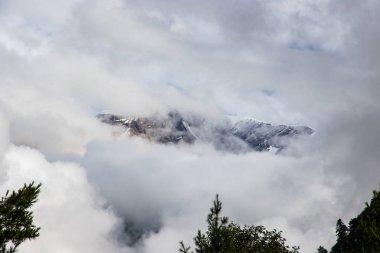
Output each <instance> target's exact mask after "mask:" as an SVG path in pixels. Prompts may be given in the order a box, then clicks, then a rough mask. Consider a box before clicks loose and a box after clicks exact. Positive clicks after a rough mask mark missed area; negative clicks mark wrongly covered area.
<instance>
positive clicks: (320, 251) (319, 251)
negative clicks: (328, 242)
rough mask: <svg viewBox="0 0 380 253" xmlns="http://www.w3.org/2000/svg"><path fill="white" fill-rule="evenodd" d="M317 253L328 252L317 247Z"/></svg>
mask: <svg viewBox="0 0 380 253" xmlns="http://www.w3.org/2000/svg"><path fill="white" fill-rule="evenodd" d="M317 253H329V252H328V251H327V249H325V248H324V247H322V246H319V248H318V249H317Z"/></svg>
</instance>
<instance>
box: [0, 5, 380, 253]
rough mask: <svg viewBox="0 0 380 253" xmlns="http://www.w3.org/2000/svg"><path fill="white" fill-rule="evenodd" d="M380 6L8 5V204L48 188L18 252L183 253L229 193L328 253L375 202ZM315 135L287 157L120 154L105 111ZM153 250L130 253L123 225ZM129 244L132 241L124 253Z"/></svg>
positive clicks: (0, 52)
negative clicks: (31, 234)
mask: <svg viewBox="0 0 380 253" xmlns="http://www.w3.org/2000/svg"><path fill="white" fill-rule="evenodd" d="M379 11H380V2H379V1H377V0H363V1H355V0H344V1H343V0H335V1H333V0H265V1H264V0H261V1H260V0H235V1H227V0H218V1H216V0H215V1H213V0H211V1H200V0H192V1H184V0H176V1H169V0H162V1H158V0H143V1H137V0H56V1H47V0H28V1H21V0H2V1H0V76H1V78H0V168H1V170H0V192H1V194H2V195H3V194H5V192H6V190H7V189H17V188H19V187H20V186H22V184H23V183H27V182H30V181H33V180H34V181H36V182H42V183H43V186H42V192H41V196H40V199H39V201H38V203H36V205H35V208H34V212H35V217H36V224H37V225H39V226H41V227H42V229H41V236H40V237H39V238H38V239H37V240H34V241H31V242H26V243H24V244H23V245H22V246H21V248H20V252H21V253H23V252H25V253H37V252H38V253H45V252H46V253H52V252H57V253H59V252H81V253H87V252H88V253H90V252H91V253H96V252H123V253H124V252H127V253H136V252H142V253H153V252H177V248H178V242H179V241H180V240H184V241H185V242H186V243H187V244H192V238H193V237H194V236H195V233H196V231H197V229H198V228H202V229H204V228H205V227H206V222H205V219H206V216H207V212H208V210H209V207H210V205H211V202H212V200H213V198H214V196H215V194H216V193H219V194H220V197H221V199H222V202H223V204H224V211H225V214H226V215H228V216H229V217H230V218H231V219H232V220H234V221H236V222H238V223H241V224H256V225H259V224H263V225H265V226H267V227H268V228H271V229H273V228H276V229H280V230H283V233H284V236H285V237H286V238H287V239H288V242H289V244H291V245H300V246H301V252H306V253H308V252H310V253H312V252H314V251H315V250H316V248H317V247H318V246H319V245H325V246H326V247H330V246H331V245H332V244H333V243H334V242H335V222H336V220H337V219H338V218H343V220H344V221H345V222H348V221H349V219H350V218H352V217H354V216H355V215H357V214H358V212H359V211H360V210H361V209H362V208H363V207H364V202H365V201H369V200H370V197H371V192H372V190H374V189H377V188H378V185H379V182H380V172H379V169H378V166H379V165H378V164H379V162H380V149H379V145H380V144H379V143H380V130H379V129H380V108H379V107H380V101H379V99H378V98H379V95H380V86H379V81H378V80H380V62H379V59H380V53H379V52H380V51H379V50H378V45H380V32H379V25H380V24H379V19H378V13H379ZM171 109H177V110H180V111H182V112H190V113H196V114H201V115H203V116H206V117H209V118H210V119H218V118H220V117H222V116H224V115H228V116H237V117H252V118H255V119H258V120H262V121H265V122H271V123H275V124H289V125H307V126H310V127H312V128H313V129H315V130H316V133H315V134H314V135H313V136H311V137H310V138H308V139H305V140H303V141H299V142H297V143H294V144H293V145H292V146H291V147H290V148H289V149H288V150H287V152H285V153H284V154H281V155H274V154H272V153H265V152H264V153H257V152H251V153H247V154H240V155H236V154H224V153H221V152H219V151H216V150H214V148H213V147H212V146H209V145H207V144H197V145H193V146H186V145H182V146H170V145H169V146H164V145H158V144H154V143H150V142H147V141H145V140H142V139H138V138H129V137H128V136H120V137H119V138H116V139H115V138H114V136H113V135H112V129H110V128H109V127H108V126H106V125H103V124H102V123H100V122H98V121H97V119H96V118H95V115H96V114H97V113H98V112H101V111H103V110H107V111H112V112H117V113H122V114H128V115H139V116H140V115H141V116H147V115H152V114H155V113H161V114H164V113H167V112H168V111H169V110H171ZM125 222H127V223H128V224H131V225H130V226H137V227H139V228H141V229H143V230H145V231H146V232H145V233H144V235H143V238H142V240H141V241H140V242H139V243H138V245H135V246H126V245H125V244H123V241H125V240H128V239H126V238H127V235H126V234H124V233H123V226H124V225H123V224H125ZM121 239H124V240H121Z"/></svg>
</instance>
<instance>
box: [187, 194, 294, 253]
mask: <svg viewBox="0 0 380 253" xmlns="http://www.w3.org/2000/svg"><path fill="white" fill-rule="evenodd" d="M221 211H222V203H221V202H220V201H219V196H218V195H216V199H215V200H214V202H213V207H212V208H211V209H210V213H209V215H208V216H207V223H208V230H207V232H206V233H202V232H201V231H200V230H199V231H198V233H197V235H196V237H195V238H194V242H195V252H196V253H264V252H265V253H298V252H299V251H298V250H299V247H292V248H290V247H289V246H287V245H285V242H286V240H285V239H284V238H283V237H282V236H281V231H276V230H273V231H268V230H267V229H266V228H265V227H264V226H248V225H245V226H243V227H240V226H239V225H237V224H235V223H232V222H231V223H229V222H228V218H227V217H222V216H221ZM179 251H180V252H182V253H190V247H186V246H185V245H184V243H183V242H180V249H179Z"/></svg>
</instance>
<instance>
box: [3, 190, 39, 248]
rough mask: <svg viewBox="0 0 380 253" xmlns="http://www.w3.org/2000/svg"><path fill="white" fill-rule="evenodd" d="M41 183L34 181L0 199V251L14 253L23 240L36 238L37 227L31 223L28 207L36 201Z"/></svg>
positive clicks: (31, 214)
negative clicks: (36, 183)
mask: <svg viewBox="0 0 380 253" xmlns="http://www.w3.org/2000/svg"><path fill="white" fill-rule="evenodd" d="M40 188H41V184H38V185H35V184H34V182H32V183H30V184H29V185H26V184H24V186H23V187H22V188H21V189H19V190H18V191H13V192H12V193H11V194H9V191H7V193H6V195H5V197H2V198H1V199H0V253H14V252H16V249H17V248H18V246H19V245H20V244H21V243H22V242H24V241H25V240H28V239H29V240H30V239H34V238H37V237H38V236H39V230H40V228H39V227H36V226H35V225H34V224H33V212H32V211H30V210H29V209H30V208H31V207H32V205H33V204H34V203H35V202H36V201H37V197H38V194H39V193H40Z"/></svg>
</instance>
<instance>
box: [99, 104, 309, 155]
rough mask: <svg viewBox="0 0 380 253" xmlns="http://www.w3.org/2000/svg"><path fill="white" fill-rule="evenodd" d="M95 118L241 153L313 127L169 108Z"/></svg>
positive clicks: (152, 136)
mask: <svg viewBox="0 0 380 253" xmlns="http://www.w3.org/2000/svg"><path fill="white" fill-rule="evenodd" d="M97 118H98V119H99V120H101V121H102V122H104V123H107V124H109V125H113V126H121V127H123V128H124V129H125V131H127V133H128V135H129V136H141V137H143V138H147V139H149V140H152V141H156V142H158V143H182V142H184V143H188V144H192V143H194V142H195V141H205V142H210V143H212V144H213V145H214V147H215V148H216V149H218V150H221V151H227V152H232V153H244V152H248V151H252V150H255V151H269V150H270V149H271V148H272V149H273V148H274V149H277V150H278V151H281V150H282V149H283V148H285V147H286V146H287V145H288V144H289V143H290V142H291V141H292V140H293V141H294V140H295V139H296V138H297V137H300V136H305V135H311V134H312V133H314V130H313V129H311V128H310V127H306V126H285V125H278V126H273V125H271V124H269V123H263V122H259V121H256V120H254V119H241V120H237V121H236V122H235V123H232V122H231V121H230V120H228V118H225V120H223V121H222V122H219V123H218V124H215V123H212V122H210V121H209V120H208V119H207V118H204V117H202V116H201V115H190V116H189V117H187V118H184V117H183V116H182V115H181V114H180V113H179V112H177V111H171V112H169V113H168V115H167V116H166V117H159V116H152V117H143V118H141V117H125V116H121V115H115V114H110V113H101V114H98V115H97Z"/></svg>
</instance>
